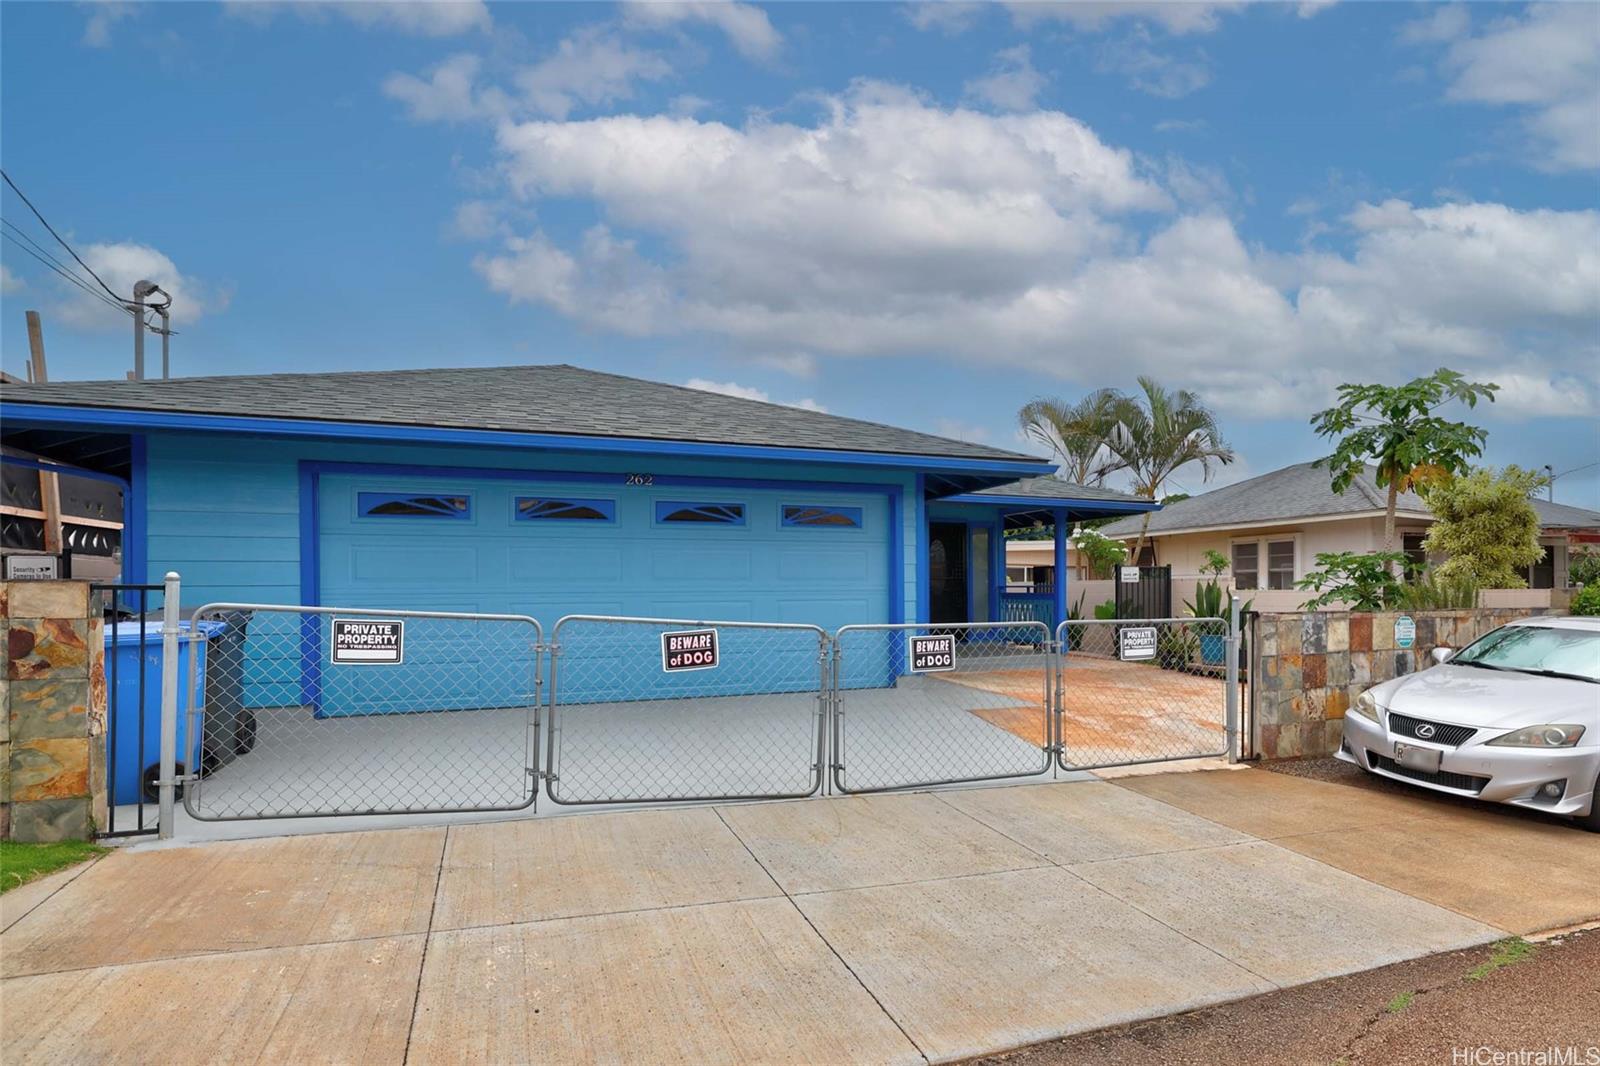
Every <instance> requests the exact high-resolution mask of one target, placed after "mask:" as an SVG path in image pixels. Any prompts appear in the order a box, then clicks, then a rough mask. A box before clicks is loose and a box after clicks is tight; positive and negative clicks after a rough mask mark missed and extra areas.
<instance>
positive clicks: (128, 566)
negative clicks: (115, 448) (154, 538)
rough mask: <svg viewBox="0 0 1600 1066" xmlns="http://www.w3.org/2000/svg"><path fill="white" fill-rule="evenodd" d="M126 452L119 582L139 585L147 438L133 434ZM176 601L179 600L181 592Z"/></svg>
mask: <svg viewBox="0 0 1600 1066" xmlns="http://www.w3.org/2000/svg"><path fill="white" fill-rule="evenodd" d="M128 451H129V456H130V459H129V469H128V474H129V482H128V487H129V491H128V499H129V504H128V507H127V516H126V518H125V519H124V524H123V529H122V580H124V581H126V582H127V583H129V584H130V585H143V584H146V583H147V582H148V580H149V575H150V476H149V475H150V438H148V437H146V436H145V435H144V434H143V433H135V434H134V435H133V436H131V437H129V438H128ZM178 576H179V577H180V578H181V577H182V576H183V575H182V574H179V575H178ZM179 598H180V599H182V593H181V592H180V593H179Z"/></svg>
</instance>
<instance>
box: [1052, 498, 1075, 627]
mask: <svg viewBox="0 0 1600 1066" xmlns="http://www.w3.org/2000/svg"><path fill="white" fill-rule="evenodd" d="M1071 531H1072V523H1071V522H1070V521H1069V520H1068V519H1067V511H1066V508H1064V507H1062V508H1057V510H1056V512H1055V529H1054V530H1053V534H1054V538H1055V549H1056V550H1055V565H1056V582H1055V584H1056V625H1060V624H1061V623H1062V621H1064V620H1065V619H1066V617H1067V537H1068V535H1069V534H1070V533H1071ZM1051 636H1052V639H1053V638H1054V634H1053V633H1052V634H1051Z"/></svg>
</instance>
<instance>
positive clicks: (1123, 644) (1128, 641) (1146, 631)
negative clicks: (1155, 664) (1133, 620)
mask: <svg viewBox="0 0 1600 1066" xmlns="http://www.w3.org/2000/svg"><path fill="white" fill-rule="evenodd" d="M1117 644H1118V654H1119V656H1120V657H1121V658H1122V660H1123V661H1124V662H1140V661H1141V660H1144V659H1154V658H1155V657H1156V627H1155V626H1129V627H1128V628H1126V629H1124V630H1123V631H1122V632H1121V633H1120V634H1118V636H1117Z"/></svg>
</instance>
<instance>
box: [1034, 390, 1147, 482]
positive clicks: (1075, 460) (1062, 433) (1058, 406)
mask: <svg viewBox="0 0 1600 1066" xmlns="http://www.w3.org/2000/svg"><path fill="white" fill-rule="evenodd" d="M1122 399H1123V396H1122V394H1121V393H1119V392H1118V391H1117V390H1116V389H1100V390H1098V391H1096V392H1091V393H1090V394H1089V395H1087V396H1085V397H1084V398H1083V399H1081V400H1079V401H1078V402H1077V403H1067V402H1066V401H1065V400H1034V401H1033V402H1032V403H1030V404H1028V405H1027V406H1025V407H1024V408H1023V409H1022V410H1021V411H1018V412H1017V421H1018V422H1020V423H1021V425H1022V429H1023V432H1025V433H1027V435H1028V436H1030V437H1032V438H1033V439H1034V440H1036V441H1038V442H1039V443H1040V444H1043V445H1044V446H1045V447H1047V448H1049V449H1050V450H1051V452H1053V453H1054V454H1055V457H1056V458H1057V459H1059V460H1061V472H1060V475H1059V476H1060V477H1061V478H1063V479H1064V480H1066V481H1070V482H1072V483H1073V484H1075V485H1099V484H1102V483H1103V482H1104V481H1105V479H1106V475H1107V474H1110V473H1112V472H1114V471H1115V470H1117V469H1118V468H1119V466H1120V464H1119V463H1118V462H1117V460H1116V459H1115V458H1114V457H1113V456H1112V455H1111V453H1110V452H1109V451H1108V450H1107V449H1106V441H1107V438H1108V437H1109V436H1110V434H1111V427H1112V426H1113V425H1114V424H1115V418H1114V417H1113V415H1114V412H1115V410H1116V406H1117V404H1118V402H1119V401H1121V400H1122Z"/></svg>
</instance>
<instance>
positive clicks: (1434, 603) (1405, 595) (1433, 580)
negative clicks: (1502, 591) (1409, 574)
mask: <svg viewBox="0 0 1600 1066" xmlns="http://www.w3.org/2000/svg"><path fill="white" fill-rule="evenodd" d="M1394 605H1395V606H1396V607H1398V608H1399V609H1400V610H1402V611H1446V610H1456V609H1460V608H1466V607H1476V606H1478V583H1477V581H1475V580H1473V577H1472V575H1471V574H1456V575H1454V576H1451V575H1446V576H1443V577H1441V576H1439V574H1438V573H1437V572H1435V571H1432V570H1429V571H1427V572H1426V573H1424V574H1422V575H1421V576H1419V577H1416V578H1414V579H1413V580H1411V581H1408V582H1406V583H1405V584H1403V585H1401V586H1400V587H1399V589H1398V590H1396V592H1395V597H1394Z"/></svg>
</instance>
